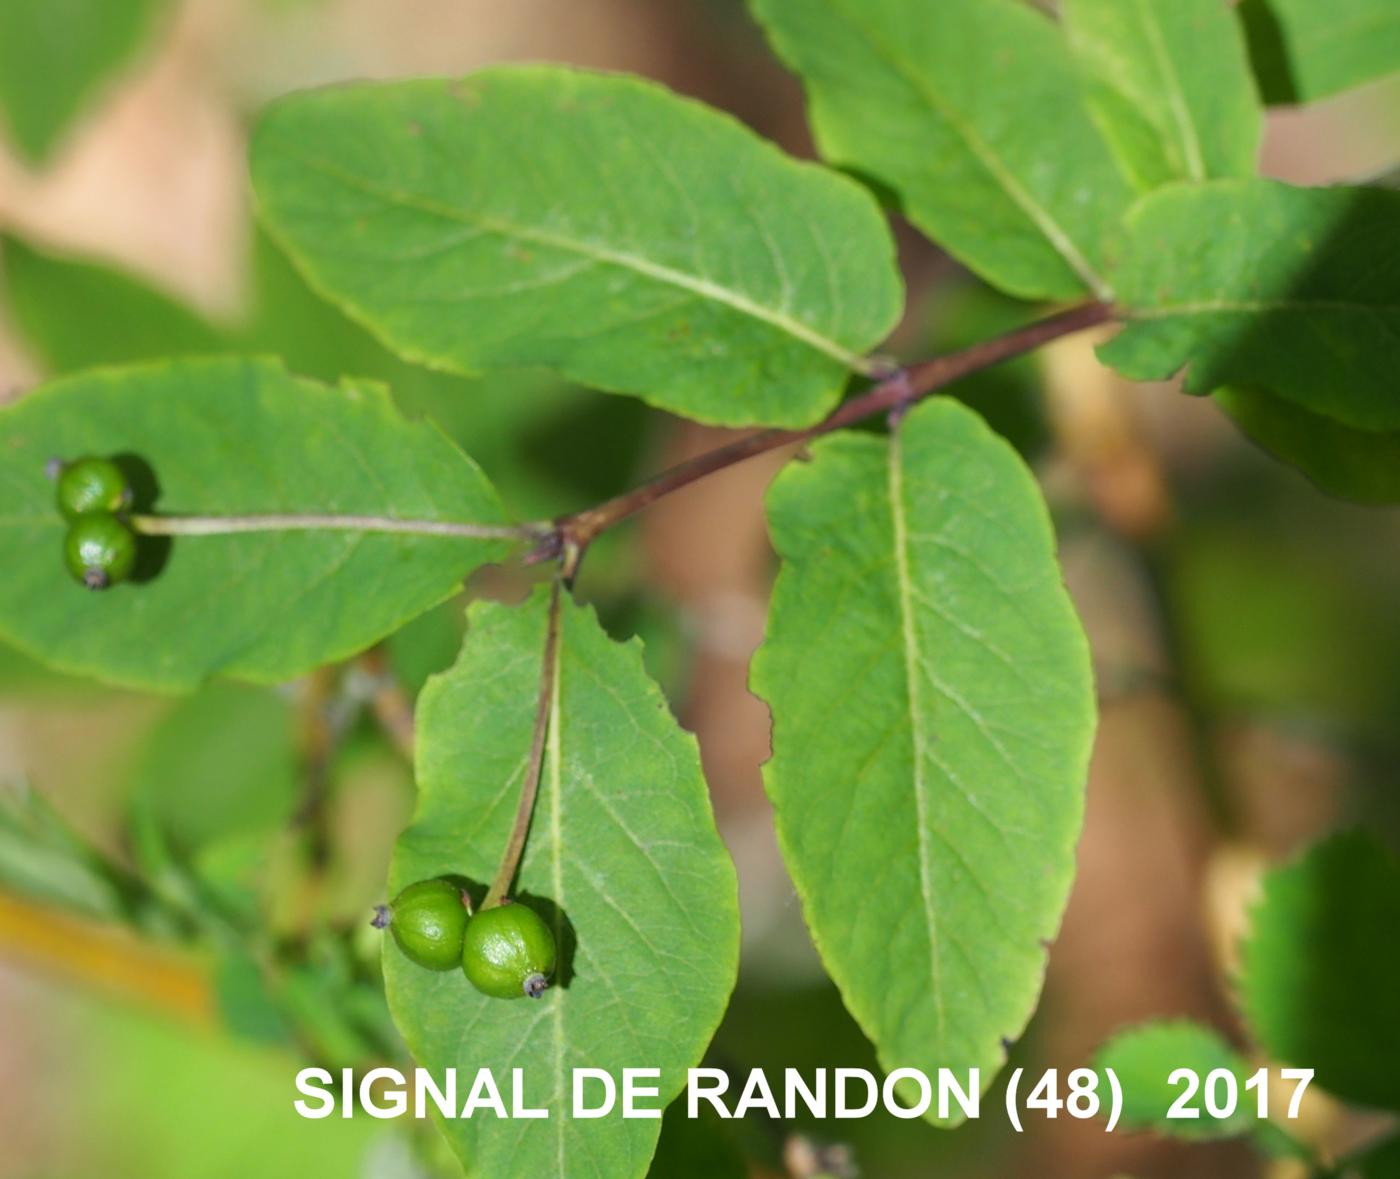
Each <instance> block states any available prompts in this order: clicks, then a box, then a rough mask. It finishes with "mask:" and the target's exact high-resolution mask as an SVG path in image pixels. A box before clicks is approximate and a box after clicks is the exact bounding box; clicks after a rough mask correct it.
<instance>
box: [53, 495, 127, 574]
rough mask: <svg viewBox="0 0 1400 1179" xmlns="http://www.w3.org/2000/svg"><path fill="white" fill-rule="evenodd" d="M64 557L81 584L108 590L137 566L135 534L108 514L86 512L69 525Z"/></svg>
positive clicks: (69, 569)
mask: <svg viewBox="0 0 1400 1179" xmlns="http://www.w3.org/2000/svg"><path fill="white" fill-rule="evenodd" d="M63 556H64V560H65V561H66V562H67V564H68V572H69V573H71V574H72V575H73V577H74V579H75V580H76V581H77V582H78V583H79V584H80V585H84V586H86V587H87V588H88V589H90V590H105V589H109V588H110V587H112V586H114V585H116V584H117V583H118V582H121V581H126V580H127V578H129V577H130V576H131V572H132V570H133V569H134V568H135V567H136V534H135V533H134V532H132V531H131V529H130V528H128V527H127V526H126V525H125V524H123V523H122V521H121V520H119V519H117V517H116V516H113V515H112V514H111V513H110V512H88V513H86V514H85V515H82V516H79V517H78V518H77V519H76V520H74V521H73V523H72V524H71V525H69V527H68V535H67V536H66V537H65V538H64V541H63Z"/></svg>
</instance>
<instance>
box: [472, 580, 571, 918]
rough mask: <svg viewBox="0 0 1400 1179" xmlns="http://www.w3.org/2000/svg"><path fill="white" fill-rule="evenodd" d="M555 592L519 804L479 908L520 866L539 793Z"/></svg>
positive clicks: (555, 648)
mask: <svg viewBox="0 0 1400 1179" xmlns="http://www.w3.org/2000/svg"><path fill="white" fill-rule="evenodd" d="M559 595H560V581H559V580H558V579H556V580H555V582H554V585H553V587H552V588H551V590H550V595H549V624H548V626H547V627H546V629H545V636H544V658H543V659H542V660H541V661H540V693H539V700H538V703H537V704H536V705H535V731H534V734H533V736H532V737H531V738H530V756H529V758H528V760H527V761H526V763H525V781H524V783H523V784H522V785H521V787H520V805H519V806H518V807H517V808H516V811H515V826H514V827H513V828H512V829H511V833H510V842H508V843H507V844H506V850H505V854H504V855H503V856H502V857H501V866H500V868H499V869H498V870H497V872H496V877H495V879H494V880H492V881H491V887H490V888H489V889H488V890H487V892H486V899H485V900H484V901H482V902H481V907H482V908H483V909H489V908H491V906H492V905H499V904H500V903H501V901H502V900H503V899H504V898H505V896H506V894H507V893H509V892H510V886H511V882H512V881H513V880H514V879H515V871H516V869H517V868H518V867H519V866H520V856H521V853H523V852H524V850H525V837H526V836H527V835H528V834H529V833H530V819H531V817H532V816H533V815H534V813H535V797H536V795H538V794H539V792H540V774H541V773H542V771H543V770H544V743H545V736H546V735H547V733H548V732H549V714H550V710H551V709H552V707H553V704H554V681H555V675H556V668H557V666H558V662H559Z"/></svg>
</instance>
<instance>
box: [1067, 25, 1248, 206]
mask: <svg viewBox="0 0 1400 1179" xmlns="http://www.w3.org/2000/svg"><path fill="white" fill-rule="evenodd" d="M1062 16H1063V19H1064V22H1065V28H1066V31H1067V33H1068V35H1069V41H1070V45H1071V46H1072V47H1073V49H1074V51H1075V53H1076V54H1077V55H1078V57H1079V59H1080V66H1081V70H1082V72H1083V74H1084V78H1085V83H1086V85H1087V87H1088V90H1087V92H1088V95H1089V101H1090V105H1091V108H1092V109H1093V111H1094V113H1095V115H1096V117H1097V119H1098V122H1099V126H1100V127H1101V128H1102V130H1103V133H1104V135H1105V136H1106V137H1107V138H1108V140H1109V142H1110V143H1111V144H1112V145H1113V147H1114V148H1115V150H1116V151H1117V153H1118V156H1119V159H1120V160H1122V162H1123V163H1124V165H1125V166H1126V167H1127V169H1128V172H1129V174H1130V175H1131V176H1132V177H1133V179H1134V181H1135V182H1136V183H1137V185H1138V186H1139V187H1140V188H1143V189H1152V188H1156V187H1157V186H1158V185H1161V184H1165V183H1167V182H1168V181H1171V180H1197V181H1198V180H1212V179H1220V178H1225V177H1248V176H1252V175H1254V172H1255V167H1256V164H1257V161H1258V155H1259V141H1260V137H1261V135H1262V133H1263V115H1262V112H1261V110H1260V107H1259V97H1258V95H1257V94H1256V93H1255V89H1254V79H1253V76H1252V75H1251V74H1250V69H1249V55H1248V52H1247V50H1246V48H1245V41H1244V33H1243V31H1242V30H1241V28H1240V25H1239V22H1238V20H1237V18H1236V16H1235V13H1234V12H1233V11H1232V10H1231V9H1230V8H1229V7H1228V6H1227V5H1225V4H1224V3H1222V0H1066V3H1065V4H1064V5H1063V8H1062Z"/></svg>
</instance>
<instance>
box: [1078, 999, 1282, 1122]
mask: <svg viewBox="0 0 1400 1179" xmlns="http://www.w3.org/2000/svg"><path fill="white" fill-rule="evenodd" d="M1094 1067H1095V1068H1096V1069H1098V1070H1100V1071H1102V1070H1103V1069H1106V1068H1111V1069H1114V1070H1115V1071H1116V1072H1117V1074H1118V1079H1119V1081H1120V1083H1121V1084H1122V1086H1123V1114H1122V1121H1121V1125H1122V1128H1123V1129H1125V1130H1156V1131H1157V1132H1158V1133H1159V1134H1166V1135H1169V1136H1171V1137H1173V1138H1186V1139H1190V1140H1192V1141H1202V1140H1208V1139H1213V1138H1230V1137H1233V1136H1235V1135H1238V1134H1244V1133H1247V1132H1248V1131H1250V1130H1251V1129H1252V1128H1253V1126H1254V1124H1255V1122H1256V1121H1257V1119H1256V1118H1255V1117H1254V1116H1253V1109H1254V1107H1253V1106H1252V1105H1250V1103H1249V1100H1248V1095H1247V1094H1246V1095H1245V1097H1246V1100H1245V1101H1243V1102H1241V1103H1240V1104H1239V1105H1238V1107H1237V1108H1236V1111H1235V1113H1234V1114H1232V1115H1231V1116H1230V1117H1228V1118H1215V1117H1212V1116H1211V1114H1210V1112H1209V1110H1208V1109H1207V1108H1206V1105H1205V1101H1204V1098H1203V1097H1202V1095H1201V1092H1200V1091H1199V1090H1198V1091H1197V1093H1196V1096H1195V1098H1194V1099H1192V1101H1191V1102H1190V1108H1192V1109H1196V1110H1199V1111H1200V1115H1201V1116H1200V1117H1199V1118H1196V1119H1179V1118H1173V1119H1168V1117H1167V1111H1168V1110H1169V1109H1170V1108H1171V1106H1172V1104H1173V1103H1174V1102H1175V1101H1176V1100H1177V1099H1178V1098H1179V1097H1180V1096H1181V1095H1182V1091H1183V1090H1182V1085H1181V1084H1180V1083H1178V1084H1174V1085H1173V1084H1168V1079H1169V1078H1170V1077H1171V1074H1172V1073H1173V1072H1174V1071H1175V1070H1177V1069H1182V1068H1184V1069H1190V1070H1191V1071H1192V1072H1193V1073H1195V1074H1196V1076H1197V1077H1199V1078H1200V1079H1201V1081H1202V1082H1203V1083H1204V1082H1205V1080H1206V1078H1207V1077H1209V1076H1210V1074H1211V1073H1212V1072H1214V1071H1215V1070H1216V1069H1226V1070H1227V1071H1229V1072H1231V1073H1233V1074H1234V1075H1235V1078H1236V1080H1237V1082H1238V1084H1239V1092H1240V1093H1241V1094H1244V1082H1245V1080H1246V1079H1247V1078H1248V1077H1249V1075H1250V1074H1251V1073H1252V1072H1253V1071H1254V1070H1253V1069H1252V1068H1250V1066H1249V1063H1248V1061H1246V1060H1245V1059H1244V1058H1243V1057H1242V1056H1240V1054H1239V1053H1238V1052H1236V1051H1235V1050H1234V1049H1233V1048H1232V1047H1230V1045H1229V1044H1227V1043H1226V1042H1225V1040H1224V1039H1222V1038H1221V1036H1220V1034H1219V1033H1218V1032H1216V1031H1213V1030H1212V1029H1210V1028H1206V1027H1202V1026H1201V1025H1200V1024H1196V1023H1191V1022H1190V1021H1189V1020H1175V1021H1170V1022H1167V1021H1164V1022H1160V1023H1146V1024H1142V1025H1140V1026H1139V1027H1135V1028H1129V1029H1127V1030H1126V1031H1122V1032H1119V1033H1118V1034H1117V1035H1116V1036H1114V1037H1113V1039H1111V1040H1109V1041H1108V1043H1106V1044H1105V1045H1104V1046H1103V1047H1102V1048H1100V1049H1099V1052H1098V1057H1097V1059H1096V1060H1095V1062H1094Z"/></svg>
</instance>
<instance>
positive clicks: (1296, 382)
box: [1099, 180, 1400, 431]
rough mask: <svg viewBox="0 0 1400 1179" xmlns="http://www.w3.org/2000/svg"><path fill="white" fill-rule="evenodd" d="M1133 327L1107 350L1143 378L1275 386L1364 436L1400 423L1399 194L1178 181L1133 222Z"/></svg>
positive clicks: (1209, 387) (1194, 386)
mask: <svg viewBox="0 0 1400 1179" xmlns="http://www.w3.org/2000/svg"><path fill="white" fill-rule="evenodd" d="M1128 227H1129V238H1128V248H1127V254H1126V259H1125V261H1124V262H1123V265H1122V267H1121V269H1120V270H1119V271H1118V272H1117V273H1116V275H1115V285H1116V286H1117V288H1118V296H1119V303H1120V306H1122V307H1123V308H1124V309H1125V310H1126V312H1127V315H1128V318H1129V323H1128V325H1127V326H1126V327H1125V328H1124V329H1123V330H1122V331H1121V332H1119V333H1118V335H1117V336H1115V337H1114V338H1113V339H1112V340H1110V341H1109V342H1108V343H1107V344H1105V345H1104V346H1103V347H1101V348H1100V349H1099V355H1100V356H1101V357H1102V359H1103V360H1104V361H1105V362H1106V363H1108V364H1111V365H1113V367H1114V368H1116V369H1118V370H1119V371H1120V372H1122V373H1123V374H1124V375H1125V376H1128V377H1131V378H1133V379H1134V380H1140V381H1147V380H1164V379H1166V378H1167V377H1170V376H1172V375H1173V374H1174V373H1176V372H1177V370H1179V369H1181V368H1183V367H1186V366H1188V365H1189V368H1188V370H1187V374H1186V388H1187V391H1188V392H1192V393H1210V392H1213V391H1215V390H1216V389H1220V388H1223V387H1225V386H1227V385H1241V386H1247V387H1250V388H1255V389H1267V390H1268V391H1269V392H1270V393H1273V394H1275V395H1276V396H1278V397H1282V398H1285V399H1287V400H1288V401H1291V402H1292V403H1293V404H1295V405H1298V406H1300V407H1302V408H1303V409H1307V410H1311V411H1312V412H1313V413H1317V414H1321V415H1322V416H1324V417H1328V418H1332V419H1334V420H1336V421H1339V422H1341V423H1342V424H1344V425H1348V426H1354V427H1356V428H1357V429H1361V430H1370V431H1379V430H1394V429H1397V428H1400V397H1397V396H1396V395H1395V365H1394V358H1395V341H1396V339H1397V337H1400V192H1393V191H1390V190H1385V189H1373V188H1292V187H1290V186H1288V185H1286V184H1279V183H1276V182H1274V181H1268V180H1252V181H1233V180H1226V181H1217V182H1214V183H1211V184H1205V185H1196V186H1189V187H1188V186H1184V185H1178V186H1173V187H1169V188H1164V189H1161V190H1160V191H1158V192H1155V193H1153V194H1152V195H1150V196H1148V197H1145V198H1144V199H1143V200H1142V202H1141V203H1140V204H1139V205H1138V206H1137V207H1136V208H1135V209H1134V211H1133V213H1132V214H1131V216H1130V217H1129V219H1128Z"/></svg>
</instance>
